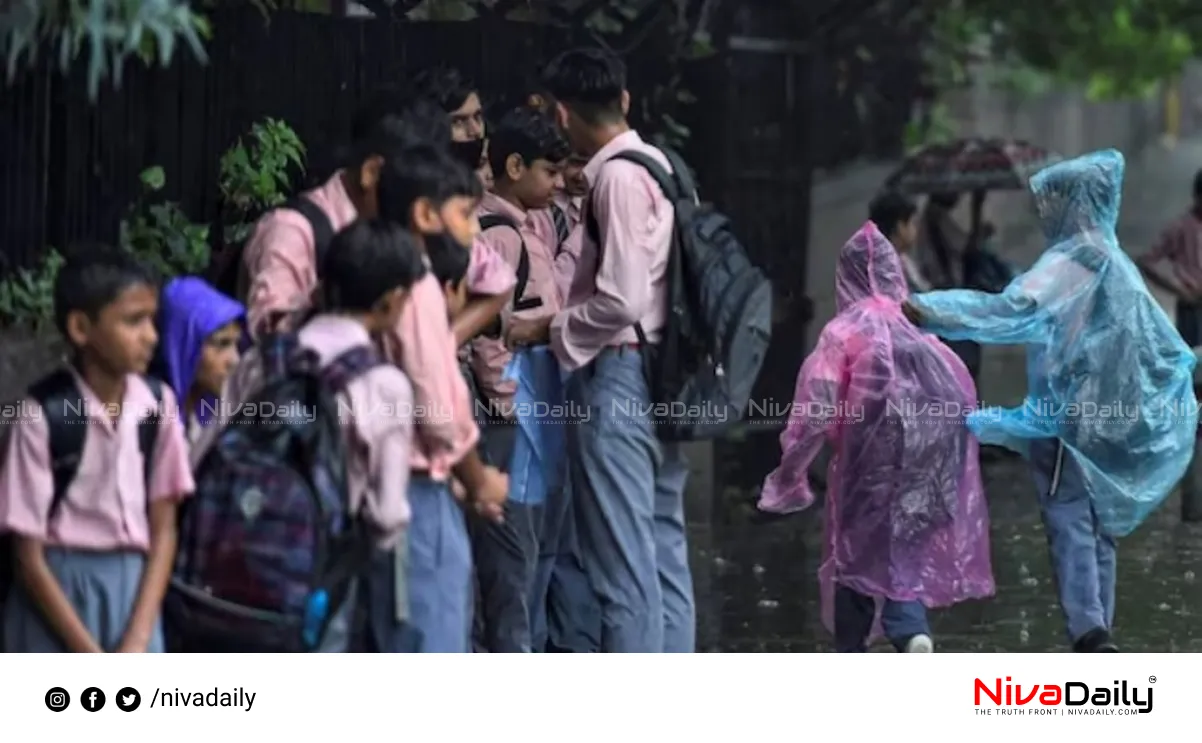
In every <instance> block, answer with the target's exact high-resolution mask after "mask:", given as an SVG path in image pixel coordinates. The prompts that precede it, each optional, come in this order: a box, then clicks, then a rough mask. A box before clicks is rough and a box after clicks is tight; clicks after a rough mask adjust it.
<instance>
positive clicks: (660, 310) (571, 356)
mask: <svg viewBox="0 0 1202 743" xmlns="http://www.w3.org/2000/svg"><path fill="white" fill-rule="evenodd" d="M623 150H636V151H641V152H645V153H647V154H648V155H650V156H651V157H653V158H655V160H656V161H658V162H659V163H660V164H661V165H663V166H664V168H666V169H668V171H669V172H671V166H670V165H669V163H668V160H667V158H665V157H664V156H663V153H661V152H660V151H659V150H657V149H656V148H654V147H652V146H650V145H648V144H647V143H645V142H644V141H643V139H642V138H641V137H640V136H639V135H638V132H636V131H634V130H631V131H628V132H625V133H623V134H621V135H619V136H617V137H615V138H614V139H612V140H611V141H610V142H609V144H607V145H605V146H604V147H602V148H601V150H600V151H598V152H597V154H596V155H594V156H593V158H592V159H591V160H589V162H588V165H586V166H585V168H584V176H585V178H586V179H587V180H588V183H589V192H590V200H589V203H588V205H587V206H586V207H585V211H586V212H587V211H588V210H589V209H593V210H595V213H596V218H597V223H598V226H599V228H600V238H601V245H597V244H596V243H595V242H593V241H592V240H591V239H589V238H588V236H587V235H585V237H584V240H583V241H582V246H581V250H580V259H579V261H578V262H577V266H576V274H575V277H574V278H573V280H572V284H571V289H570V291H569V292H568V300H567V303H566V305H567V308H566V309H565V310H563V311H562V312H560V313H559V314H558V315H556V316H555V319H554V320H553V321H552V322H551V348H552V350H553V351H554V352H555V355H556V357H557V358H558V359H559V363H560V364H561V365H562V366H563V367H564V368H565V369H567V370H569V371H572V370H575V369H579V368H581V367H583V366H585V365H586V364H588V363H589V362H590V361H592V360H593V359H594V358H596V356H597V354H598V353H599V352H600V351H601V350H602V349H603V348H605V347H606V346H615V345H621V344H625V343H631V344H633V343H638V336H637V335H636V334H635V331H634V327H633V326H634V324H635V323H636V322H641V323H642V326H643V330H644V332H645V333H646V335H647V340H648V342H650V343H655V342H657V341H658V340H659V332H660V329H661V328H663V325H664V320H665V318H666V313H667V284H666V273H667V268H668V254H669V250H670V247H671V241H672V227H673V224H674V222H675V219H674V215H673V209H672V204H671V203H670V202H669V201H668V200H667V199H666V198H665V197H664V195H663V192H661V191H660V189H659V186H658V185H656V183H655V180H654V179H653V178H652V177H651V175H650V174H649V173H647V171H645V170H643V169H642V168H641V167H639V166H638V165H635V164H634V163H631V162H626V161H624V160H614V161H612V162H607V160H609V158H611V157H613V156H614V155H616V154H617V153H619V152H621V151H623ZM586 219H587V217H586Z"/></svg>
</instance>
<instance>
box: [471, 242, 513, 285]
mask: <svg viewBox="0 0 1202 743" xmlns="http://www.w3.org/2000/svg"><path fill="white" fill-rule="evenodd" d="M497 231H500V230H499V229H498V230H490V233H491V232H497ZM505 231H506V232H513V230H505ZM490 237H491V234H490ZM515 237H516V235H515ZM515 263H516V261H515ZM510 265H511V264H509V263H507V262H506V261H505V259H504V258H502V257H501V256H499V255H497V253H496V252H495V251H494V250H493V249H492V248H491V247H489V243H488V242H486V241H485V240H484V239H483V237H482V236H481V237H477V238H476V239H475V240H473V241H472V258H471V262H470V263H469V264H468V268H467V290H468V291H469V292H471V293H472V294H483V295H485V296H490V297H495V296H496V295H498V294H504V293H506V292H508V291H512V290H513V287H514V284H516V283H517V277H516V276H515V275H514V272H513V269H512V268H510Z"/></svg>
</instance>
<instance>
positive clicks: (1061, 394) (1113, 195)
mask: <svg viewBox="0 0 1202 743" xmlns="http://www.w3.org/2000/svg"><path fill="white" fill-rule="evenodd" d="M1123 168H1124V163H1123V156H1122V155H1121V154H1120V153H1119V152H1117V151H1115V150H1105V151H1101V152H1096V153H1093V154H1090V155H1086V156H1083V157H1080V158H1077V159H1075V160H1070V161H1067V162H1062V163H1059V164H1057V165H1053V166H1051V167H1049V168H1046V169H1044V170H1042V171H1040V172H1039V173H1037V174H1036V175H1035V176H1034V177H1032V178H1031V183H1030V188H1031V192H1032V194H1033V195H1034V197H1035V205H1036V208H1037V210H1038V212H1039V217H1040V220H1041V222H1042V226H1043V230H1044V236H1045V237H1046V239H1047V249H1046V250H1045V252H1044V253H1043V255H1042V256H1040V259H1039V260H1038V261H1037V262H1036V264H1035V265H1034V266H1033V267H1032V268H1031V269H1030V270H1029V271H1027V272H1026V273H1023V274H1021V275H1019V276H1017V277H1016V278H1015V279H1014V280H1013V281H1011V282H1010V284H1009V285H1008V286H1007V287H1006V288H1005V290H1004V291H1002V292H1001V293H1000V294H986V293H982V292H975V291H966V290H957V291H940V292H931V293H928V294H922V295H917V296H915V297H913V299H912V303H913V305H914V306H915V307H916V308H917V309H918V310H919V311H920V312H921V313H922V314H923V315H924V323H923V324H924V327H925V328H927V329H929V330H931V331H932V332H934V333H936V334H938V335H940V336H942V337H944V338H947V339H949V340H973V341H977V342H979V343H1000V344H1025V345H1026V346H1027V397H1026V400H1025V401H1024V403H1023V405H1022V406H1021V407H1018V408H1012V409H1005V410H1001V409H983V410H978V411H976V412H974V413H972V414H971V415H970V416H969V417H968V425H969V427H970V428H971V429H972V431H973V432H974V433H975V434H977V436H978V437H979V438H980V439H981V441H982V442H983V443H986V444H996V445H1000V446H1005V447H1007V448H1009V449H1012V450H1014V451H1017V452H1020V453H1023V454H1026V453H1027V443H1028V442H1029V441H1031V440H1033V439H1048V438H1058V439H1060V440H1061V441H1062V442H1063V443H1064V445H1065V448H1066V451H1068V452H1069V453H1070V454H1071V456H1073V457H1074V458H1075V459H1076V461H1077V463H1078V464H1079V465H1080V467H1081V471H1082V473H1083V475H1084V478H1085V482H1086V485H1087V487H1088V489H1089V493H1090V496H1091V498H1092V499H1093V505H1094V510H1095V512H1096V513H1097V516H1098V520H1099V524H1100V527H1101V529H1102V531H1103V532H1104V533H1106V534H1108V535H1110V536H1116V537H1121V536H1125V535H1127V534H1129V533H1130V532H1132V531H1133V530H1134V529H1135V528H1136V527H1138V526H1139V525H1140V524H1141V523H1142V522H1143V520H1144V519H1145V518H1147V517H1148V515H1149V514H1150V513H1151V512H1152V511H1153V510H1155V509H1156V507H1157V506H1159V505H1160V503H1161V502H1163V501H1164V499H1165V498H1166V497H1168V495H1169V493H1170V492H1171V491H1172V489H1173V488H1174V487H1175V486H1176V484H1177V482H1178V481H1179V480H1180V479H1181V477H1182V475H1183V474H1184V472H1185V470H1186V467H1187V466H1188V465H1189V462H1190V459H1191V457H1192V456H1193V452H1194V438H1195V435H1196V431H1197V424H1198V411H1197V401H1196V399H1195V397H1194V383H1193V370H1194V366H1195V364H1196V360H1195V357H1194V354H1193V353H1192V352H1191V350H1190V349H1189V348H1188V347H1187V346H1186V344H1185V343H1184V341H1182V340H1181V336H1180V334H1178V332H1177V330H1176V329H1175V328H1174V327H1173V324H1172V322H1171V321H1170V320H1169V318H1168V317H1167V316H1166V315H1165V313H1164V311H1163V310H1162V309H1161V308H1160V305H1159V304H1158V303H1157V302H1156V300H1155V299H1153V298H1152V296H1151V295H1150V294H1149V293H1148V290H1147V287H1146V286H1145V285H1144V281H1143V278H1142V277H1141V276H1140V273H1139V271H1138V270H1137V269H1136V267H1135V265H1134V264H1133V263H1132V262H1131V260H1130V259H1129V258H1128V257H1127V255H1126V253H1124V252H1123V250H1122V248H1121V247H1119V243H1118V238H1117V236H1116V235H1115V225H1116V223H1117V221H1118V214H1119V202H1120V197H1121V189H1122V181H1123Z"/></svg>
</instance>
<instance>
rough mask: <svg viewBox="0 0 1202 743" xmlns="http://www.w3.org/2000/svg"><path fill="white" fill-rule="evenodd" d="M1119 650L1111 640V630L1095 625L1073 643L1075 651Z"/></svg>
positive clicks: (1109, 651) (1112, 651)
mask: <svg viewBox="0 0 1202 743" xmlns="http://www.w3.org/2000/svg"><path fill="white" fill-rule="evenodd" d="M1118 651H1119V649H1118V646H1116V645H1115V644H1114V643H1113V642H1111V640H1110V632H1108V631H1107V630H1105V629H1103V628H1101V627H1095V628H1093V629H1091V630H1090V631H1088V632H1086V633H1085V634H1083V635H1081V636H1080V637H1078V638H1077V641H1076V642H1074V643H1073V652H1074V653H1117V652H1118Z"/></svg>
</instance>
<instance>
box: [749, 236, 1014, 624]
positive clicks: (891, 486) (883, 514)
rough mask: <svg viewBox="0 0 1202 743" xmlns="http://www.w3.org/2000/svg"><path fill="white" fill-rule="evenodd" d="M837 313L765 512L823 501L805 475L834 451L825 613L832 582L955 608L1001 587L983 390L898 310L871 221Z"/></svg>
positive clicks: (845, 264)
mask: <svg viewBox="0 0 1202 743" xmlns="http://www.w3.org/2000/svg"><path fill="white" fill-rule="evenodd" d="M835 286H836V294H837V298H838V303H839V312H838V314H837V315H836V316H835V317H834V318H833V319H831V321H830V322H828V323H827V324H826V327H824V328H823V329H822V333H821V335H820V336H819V338H818V343H817V345H816V346H815V348H814V350H813V351H812V352H811V353H810V355H809V356H808V357H807V358H806V360H805V363H804V364H803V365H802V367H801V371H800V373H799V374H798V377H797V385H796V387H795V391H794V397H793V406H792V408H791V410H790V416H789V422H788V425H787V426H786V429H785V432H784V433H783V434H781V452H782V456H781V464H780V467H778V468H777V469H776V470H775V471H773V472H772V474H770V475H769V476H768V478H767V479H766V480H765V481H764V487H763V489H762V490H761V492H760V500H759V508H760V509H762V510H764V511H769V512H775V513H787V512H790V511H796V510H800V509H804V508H807V507H809V506H810V505H812V504H813V503H814V501H815V495H814V492H813V489H812V487H811V485H810V482H809V476H808V472H809V470H810V466H811V465H812V464H813V462H814V460H815V458H816V457H817V455H818V453H819V451H820V450H821V449H822V448H823V446H825V445H826V444H830V445H831V447H832V454H831V458H830V460H829V464H828V466H827V478H826V499H825V509H824V510H825V516H826V538H825V543H824V548H823V560H822V564H821V567H820V568H819V583H820V586H821V597H822V609H823V619H824V621H825V622H826V623H827V625H828V626H832V627H833V621H834V608H833V607H834V586H835V584H836V581H837V582H838V584H839V585H842V586H846V587H848V588H851V589H852V590H854V591H858V592H860V593H863V594H866V595H871V596H876V597H881V598H888V599H893V600H896V601H921V602H922V603H923V604H924V605H925V606H929V607H934V606H948V605H950V604H954V603H956V602H959V601H963V600H965V599H970V598H981V597H984V596H988V595H990V594H992V593H993V590H994V581H993V570H992V566H991V564H990V556H989V514H988V509H987V508H986V505H985V497H984V488H983V486H982V483H981V472H980V467H979V465H978V461H977V460H978V458H977V442H976V439H975V438H973V436H972V435H971V434H970V433H969V432H968V429H967V428H965V426H964V420H963V411H966V410H970V409H972V407H973V406H974V405H975V401H976V387H975V386H974V384H973V380H972V376H971V375H970V374H969V373H968V369H967V368H966V367H965V366H964V363H963V362H962V361H961V360H960V359H959V358H957V357H956V355H955V354H954V353H953V352H952V351H951V349H949V348H948V347H947V346H945V345H944V344H943V343H941V342H940V341H939V340H938V339H937V338H935V337H934V336H933V335H930V334H929V333H926V332H924V331H922V330H920V329H919V328H918V327H916V326H915V325H914V324H913V323H911V322H910V321H909V320H908V319H906V317H905V315H904V314H903V313H902V311H901V307H900V305H899V303H900V302H901V301H902V300H904V299H906V298H907V295H908V290H907V288H906V281H905V277H904V275H903V273H902V264H901V260H900V258H899V257H898V255H897V253H896V251H894V249H893V246H892V245H890V244H889V241H888V240H886V239H885V237H884V235H882V234H881V232H880V230H878V229H877V227H876V225H874V224H872V223H871V222H869V223H867V224H865V225H864V226H863V227H861V228H860V230H859V231H858V232H856V234H855V235H853V236H852V238H851V239H850V240H848V241H847V244H846V245H844V246H843V250H842V252H841V253H840V254H839V262H838V264H837V266H836V269H835Z"/></svg>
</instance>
